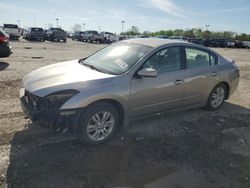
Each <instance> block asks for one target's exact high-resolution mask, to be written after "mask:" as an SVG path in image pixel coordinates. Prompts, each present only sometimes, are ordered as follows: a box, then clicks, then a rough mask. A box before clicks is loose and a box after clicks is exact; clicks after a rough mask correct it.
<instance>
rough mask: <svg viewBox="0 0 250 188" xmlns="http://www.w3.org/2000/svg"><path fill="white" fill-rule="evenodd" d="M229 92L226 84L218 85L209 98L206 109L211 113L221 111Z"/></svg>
mask: <svg viewBox="0 0 250 188" xmlns="http://www.w3.org/2000/svg"><path fill="white" fill-rule="evenodd" d="M227 92H228V91H227V87H226V85H225V84H219V85H217V86H216V87H215V88H214V89H213V90H212V92H211V93H210V95H209V97H208V100H207V104H206V109H207V110H210V111H214V110H217V109H219V108H220V107H221V106H222V104H223V102H224V100H225V99H226V95H227Z"/></svg>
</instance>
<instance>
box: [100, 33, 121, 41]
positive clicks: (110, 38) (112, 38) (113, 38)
mask: <svg viewBox="0 0 250 188" xmlns="http://www.w3.org/2000/svg"><path fill="white" fill-rule="evenodd" d="M100 35H101V39H102V42H104V43H108V44H109V43H112V42H117V41H119V39H118V37H117V36H116V35H115V34H113V33H110V32H106V31H103V32H101V33H100Z"/></svg>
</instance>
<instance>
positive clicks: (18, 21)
mask: <svg viewBox="0 0 250 188" xmlns="http://www.w3.org/2000/svg"><path fill="white" fill-rule="evenodd" d="M17 23H18V27H19V28H20V27H21V20H17Z"/></svg>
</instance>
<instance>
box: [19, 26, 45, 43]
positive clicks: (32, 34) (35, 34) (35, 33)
mask: <svg viewBox="0 0 250 188" xmlns="http://www.w3.org/2000/svg"><path fill="white" fill-rule="evenodd" d="M23 38H25V39H26V40H41V41H45V32H44V30H43V29H42V28H40V27H30V28H29V29H28V31H27V32H25V33H24V34H23Z"/></svg>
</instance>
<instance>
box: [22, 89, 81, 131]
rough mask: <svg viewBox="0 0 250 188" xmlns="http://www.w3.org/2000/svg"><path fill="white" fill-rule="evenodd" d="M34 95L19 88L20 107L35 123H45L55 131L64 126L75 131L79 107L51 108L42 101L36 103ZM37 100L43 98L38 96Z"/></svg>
mask: <svg viewBox="0 0 250 188" xmlns="http://www.w3.org/2000/svg"><path fill="white" fill-rule="evenodd" d="M35 97H36V96H31V94H30V93H29V92H27V91H25V89H24V88H22V89H21V90H20V101H21V107H22V109H23V111H24V113H25V115H26V116H27V117H28V118H29V119H31V120H32V121H33V122H35V123H39V124H43V125H47V126H49V127H51V128H53V129H54V130H57V131H59V130H64V129H65V128H68V129H69V130H71V131H73V132H75V131H76V127H77V120H78V117H79V114H80V109H68V110H65V109H64V110H61V109H60V108H58V109H53V110H51V109H49V107H48V106H46V103H45V102H44V101H43V104H37V103H38V101H36V100H35V99H34V98H35ZM39 100H40V102H41V101H42V100H43V99H42V98H40V99H39Z"/></svg>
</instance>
